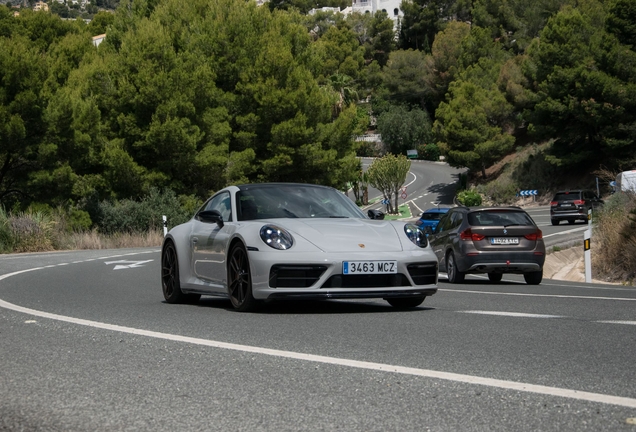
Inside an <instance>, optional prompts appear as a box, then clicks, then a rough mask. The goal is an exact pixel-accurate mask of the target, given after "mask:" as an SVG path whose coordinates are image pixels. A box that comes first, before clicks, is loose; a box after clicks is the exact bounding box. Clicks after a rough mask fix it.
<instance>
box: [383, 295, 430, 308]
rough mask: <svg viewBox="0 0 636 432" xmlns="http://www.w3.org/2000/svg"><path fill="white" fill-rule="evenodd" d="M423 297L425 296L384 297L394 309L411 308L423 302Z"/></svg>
mask: <svg viewBox="0 0 636 432" xmlns="http://www.w3.org/2000/svg"><path fill="white" fill-rule="evenodd" d="M425 298H426V296H422V297H408V298H391V299H386V301H387V302H389V304H390V305H391V306H393V307H394V308H396V309H412V308H415V307H418V306H419V305H421V304H422V303H423V302H424V299H425Z"/></svg>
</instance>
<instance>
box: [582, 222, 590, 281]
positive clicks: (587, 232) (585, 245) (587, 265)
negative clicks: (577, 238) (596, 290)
mask: <svg viewBox="0 0 636 432" xmlns="http://www.w3.org/2000/svg"><path fill="white" fill-rule="evenodd" d="M591 234H592V228H591V227H590V229H587V230H585V232H584V233H583V251H584V252H583V254H584V260H585V282H586V283H591V282H592V254H591V251H590V246H591V242H592V240H591V239H590V237H591Z"/></svg>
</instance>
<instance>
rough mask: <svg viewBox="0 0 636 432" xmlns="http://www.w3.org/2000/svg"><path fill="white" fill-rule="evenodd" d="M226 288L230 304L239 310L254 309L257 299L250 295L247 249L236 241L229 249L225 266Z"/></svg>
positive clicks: (247, 310) (250, 285) (250, 279)
mask: <svg viewBox="0 0 636 432" xmlns="http://www.w3.org/2000/svg"><path fill="white" fill-rule="evenodd" d="M227 289H228V294H229V296H230V301H231V302H232V306H233V307H234V309H236V310H237V311H239V312H249V311H251V310H254V309H255V308H256V305H257V301H256V299H255V298H254V296H253V295H252V277H251V275H250V262H249V259H248V257H247V251H246V250H245V247H244V246H243V245H242V244H241V243H237V244H235V245H234V246H233V247H232V250H231V251H230V257H229V259H228V268H227Z"/></svg>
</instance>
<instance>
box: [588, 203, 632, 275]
mask: <svg viewBox="0 0 636 432" xmlns="http://www.w3.org/2000/svg"><path fill="white" fill-rule="evenodd" d="M592 266H593V271H594V274H595V275H597V276H596V277H597V278H598V279H603V280H606V281H611V282H622V283H625V284H633V283H634V281H635V280H636V194H631V193H619V194H615V195H613V196H612V197H611V198H610V199H608V200H607V201H606V202H605V206H604V207H603V209H602V210H601V211H600V212H599V215H598V223H597V224H596V227H595V230H594V238H593V241H592Z"/></svg>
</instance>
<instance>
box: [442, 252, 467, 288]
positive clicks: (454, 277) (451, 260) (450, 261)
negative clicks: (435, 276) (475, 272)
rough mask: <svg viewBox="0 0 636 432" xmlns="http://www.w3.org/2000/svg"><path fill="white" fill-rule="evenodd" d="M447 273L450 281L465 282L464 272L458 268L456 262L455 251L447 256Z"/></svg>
mask: <svg viewBox="0 0 636 432" xmlns="http://www.w3.org/2000/svg"><path fill="white" fill-rule="evenodd" d="M446 274H447V275H448V281H449V282H450V283H462V282H464V275H465V274H464V273H463V272H460V271H459V270H457V262H455V253H453V252H452V251H451V252H449V253H448V256H447V257H446Z"/></svg>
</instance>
